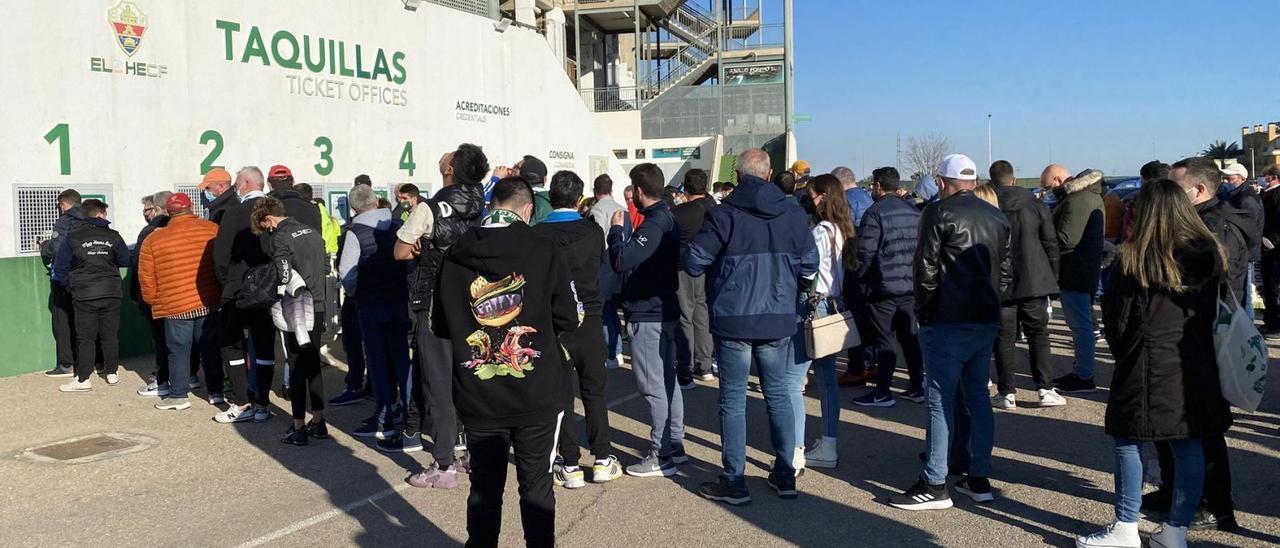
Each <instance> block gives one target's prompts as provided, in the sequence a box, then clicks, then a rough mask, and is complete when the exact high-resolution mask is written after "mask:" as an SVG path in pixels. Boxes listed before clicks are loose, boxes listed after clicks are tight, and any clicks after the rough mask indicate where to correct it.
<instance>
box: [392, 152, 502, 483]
mask: <svg viewBox="0 0 1280 548" xmlns="http://www.w3.org/2000/svg"><path fill="white" fill-rule="evenodd" d="M450 165H451V166H452V169H453V178H452V179H446V180H445V186H444V188H441V189H440V191H439V192H437V193H436V195H435V196H433V197H431V198H429V199H427V200H422V201H421V202H420V203H419V204H418V205H417V206H415V207H414V209H413V211H412V212H411V213H410V214H409V219H408V220H406V221H405V224H404V226H402V227H400V230H399V231H397V232H396V240H397V241H396V243H395V248H394V254H395V258H396V259H398V260H413V261H414V263H415V264H414V266H413V270H412V273H411V274H410V276H409V309H410V310H411V311H413V314H414V335H415V337H416V338H417V347H416V348H415V349H414V350H415V352H414V362H413V363H414V364H416V366H415V367H413V368H412V369H413V376H412V378H411V382H412V383H413V387H412V391H413V394H412V396H413V401H414V406H413V410H414V412H413V413H411V414H410V416H409V418H408V420H407V421H405V427H404V428H405V430H404V431H403V432H398V433H393V434H392V438H391V439H388V440H383V442H386V443H383V442H379V443H378V448H379V449H382V450H384V451H392V452H394V451H398V450H403V448H404V447H406V446H412V445H413V444H415V443H421V441H420V440H415V439H413V438H416V437H418V436H419V435H420V434H422V433H427V432H429V433H430V434H431V440H432V442H433V445H434V446H433V448H432V450H431V456H432V457H434V458H435V463H434V464H433V465H432V466H431V467H429V468H428V469H427V470H425V471H423V472H420V473H418V474H414V475H413V477H412V478H410V480H409V483H410V484H411V485H414V486H415V487H432V488H437V489H451V488H453V487H454V486H456V485H457V473H458V471H465V469H466V467H467V465H466V462H465V461H463V462H457V463H455V462H454V460H455V459H454V454H453V452H454V451H453V449H454V442H455V441H456V440H458V432H459V428H458V419H457V415H456V413H455V411H454V405H453V391H452V390H453V367H454V366H456V365H457V362H458V359H456V357H455V356H454V353H453V347H452V344H451V343H450V341H448V340H447V339H444V338H441V337H438V336H437V335H436V334H435V333H434V332H433V331H432V325H431V324H432V321H431V306H432V299H433V297H434V295H435V291H436V286H437V280H438V275H439V273H440V263H441V261H442V260H443V259H444V255H445V252H446V251H447V250H448V249H449V247H450V246H452V245H453V244H454V242H457V241H458V239H459V238H461V237H462V236H463V234H466V233H467V231H468V230H470V229H471V228H473V227H474V226H475V225H476V224H478V223H479V220H480V215H481V213H483V211H484V187H483V186H481V185H480V181H481V180H483V179H484V177H486V176H487V175H488V174H489V173H488V172H489V160H488V158H487V157H486V156H485V155H484V151H482V150H481V149H480V147H477V146H475V145H470V144H464V145H460V146H459V147H458V150H456V151H454V153H453V156H452V157H451V159H450ZM393 218H394V216H393ZM397 446H399V449H398V448H397ZM455 464H457V465H458V466H454V465H455Z"/></svg>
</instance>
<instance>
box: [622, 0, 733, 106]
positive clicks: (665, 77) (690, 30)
mask: <svg viewBox="0 0 1280 548" xmlns="http://www.w3.org/2000/svg"><path fill="white" fill-rule="evenodd" d="M667 30H668V31H669V32H672V33H673V34H675V35H677V36H680V37H681V38H683V39H684V40H685V41H686V42H687V43H686V44H685V46H684V47H682V48H680V50H679V51H677V52H676V53H675V55H673V56H672V57H671V58H670V59H669V60H668V66H667V67H666V68H665V70H663V69H662V68H661V67H660V66H659V67H657V70H654V71H653V72H650V73H649V74H648V75H646V76H645V77H644V79H643V80H642V81H641V82H640V87H641V89H642V90H643V91H644V94H643V96H645V97H657V96H658V95H660V94H661V93H662V92H664V91H666V90H667V89H670V88H671V87H672V86H675V85H678V84H681V83H685V82H684V79H685V78H686V77H687V76H689V75H690V74H692V73H695V72H696V71H699V70H703V69H704V68H705V67H707V66H708V65H710V64H711V63H712V58H714V57H715V56H716V41H717V40H716V33H717V31H718V30H719V27H718V25H717V24H716V22H715V20H713V19H712V18H711V17H710V16H708V15H706V14H704V13H702V12H700V11H698V10H697V9H696V8H695V7H694V6H691V5H689V4H688V3H685V4H683V5H681V6H680V7H679V8H678V9H676V11H675V12H674V13H672V15H671V17H670V18H669V19H667Z"/></svg>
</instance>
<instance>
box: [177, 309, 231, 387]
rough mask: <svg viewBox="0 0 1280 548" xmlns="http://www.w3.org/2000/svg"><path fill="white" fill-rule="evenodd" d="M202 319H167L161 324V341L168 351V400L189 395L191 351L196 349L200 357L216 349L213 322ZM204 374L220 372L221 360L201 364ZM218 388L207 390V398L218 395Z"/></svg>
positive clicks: (214, 323)
mask: <svg viewBox="0 0 1280 548" xmlns="http://www.w3.org/2000/svg"><path fill="white" fill-rule="evenodd" d="M205 320H206V317H205V316H201V317H199V318H194V319H190V320H177V319H173V318H166V319H165V320H164V340H165V344H166V345H167V346H168V348H169V397H170V398H185V397H187V393H188V392H190V391H191V349H192V348H197V349H199V350H200V351H201V352H200V353H199V355H200V356H202V359H205V358H203V357H204V356H207V355H208V354H209V352H208V349H209V348H212V347H216V346H217V337H216V333H215V329H214V327H215V325H216V322H207V321H205ZM203 365H204V367H205V371H208V370H209V369H211V368H221V367H222V363H221V360H219V361H214V362H209V361H205V363H204V364H203ZM221 388H222V387H221V386H217V387H213V386H211V387H209V393H210V394H216V393H218V392H220V391H221Z"/></svg>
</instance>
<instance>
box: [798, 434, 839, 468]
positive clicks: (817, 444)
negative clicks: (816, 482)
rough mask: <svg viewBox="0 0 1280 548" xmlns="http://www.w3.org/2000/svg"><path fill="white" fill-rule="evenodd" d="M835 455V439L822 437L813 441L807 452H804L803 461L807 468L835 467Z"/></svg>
mask: <svg viewBox="0 0 1280 548" xmlns="http://www.w3.org/2000/svg"><path fill="white" fill-rule="evenodd" d="M837 457H838V456H837V455H836V440H835V439H833V438H826V437H822V438H818V439H816V440H814V441H813V445H812V446H811V448H810V449H809V452H808V453H805V454H804V463H805V466H808V467H809V468H835V467H836V460H837Z"/></svg>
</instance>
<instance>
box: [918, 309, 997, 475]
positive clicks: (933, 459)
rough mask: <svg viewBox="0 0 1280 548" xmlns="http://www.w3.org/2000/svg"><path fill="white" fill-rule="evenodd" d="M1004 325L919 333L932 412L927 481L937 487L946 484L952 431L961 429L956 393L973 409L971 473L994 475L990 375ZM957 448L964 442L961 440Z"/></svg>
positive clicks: (963, 326)
mask: <svg viewBox="0 0 1280 548" xmlns="http://www.w3.org/2000/svg"><path fill="white" fill-rule="evenodd" d="M999 330H1000V325H999V324H995V323H991V324H944V325H934V326H923V327H921V328H920V346H921V349H922V350H923V351H924V369H925V398H926V401H927V403H928V407H929V424H928V428H927V430H926V434H925V444H926V445H927V447H928V459H927V460H926V461H925V469H924V476H925V480H926V481H928V482H929V483H930V484H932V485H940V484H943V483H946V482H947V457H948V454H949V449H950V448H949V445H950V442H951V431H952V430H953V429H955V428H956V412H955V411H956V388H957V387H959V388H960V389H961V390H962V392H963V394H964V399H965V401H964V403H965V404H966V405H967V406H968V408H969V415H970V430H969V450H970V453H971V459H972V461H971V462H970V464H969V473H970V474H972V475H974V476H980V477H987V476H990V475H991V446H992V444H993V443H994V436H995V433H994V430H995V424H994V417H993V416H992V411H991V402H990V401H989V400H988V399H987V379H988V377H989V375H990V369H991V352H992V348H993V347H994V345H995V340H996V334H997V333H998V332H999ZM956 441H957V443H960V442H962V441H963V440H956Z"/></svg>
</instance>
